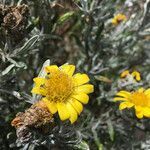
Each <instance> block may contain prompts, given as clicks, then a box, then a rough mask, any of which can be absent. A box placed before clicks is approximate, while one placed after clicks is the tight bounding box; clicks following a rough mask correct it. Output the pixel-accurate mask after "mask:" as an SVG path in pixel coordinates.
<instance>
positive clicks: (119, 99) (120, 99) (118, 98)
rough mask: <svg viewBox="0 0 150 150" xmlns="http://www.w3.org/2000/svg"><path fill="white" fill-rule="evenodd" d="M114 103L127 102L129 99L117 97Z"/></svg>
mask: <svg viewBox="0 0 150 150" xmlns="http://www.w3.org/2000/svg"><path fill="white" fill-rule="evenodd" d="M114 101H127V99H126V98H124V97H115V98H114Z"/></svg>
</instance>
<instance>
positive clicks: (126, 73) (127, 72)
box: [120, 70, 130, 78]
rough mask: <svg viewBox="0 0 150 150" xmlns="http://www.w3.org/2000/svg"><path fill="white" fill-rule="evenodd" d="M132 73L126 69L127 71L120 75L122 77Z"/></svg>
mask: <svg viewBox="0 0 150 150" xmlns="http://www.w3.org/2000/svg"><path fill="white" fill-rule="evenodd" d="M129 74H130V72H129V70H125V71H123V72H122V73H121V75H120V77H121V78H125V77H126V76H127V75H129Z"/></svg>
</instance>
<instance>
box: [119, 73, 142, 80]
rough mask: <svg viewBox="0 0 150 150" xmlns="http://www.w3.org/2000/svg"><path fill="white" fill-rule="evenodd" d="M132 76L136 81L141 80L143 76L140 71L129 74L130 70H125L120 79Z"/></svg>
mask: <svg viewBox="0 0 150 150" xmlns="http://www.w3.org/2000/svg"><path fill="white" fill-rule="evenodd" d="M129 75H131V76H132V77H133V78H135V80H136V81H140V80H141V75H140V73H139V72H138V71H133V72H132V73H130V72H129V70H125V71H123V72H122V73H121V75H120V77H121V78H125V77H127V76H129Z"/></svg>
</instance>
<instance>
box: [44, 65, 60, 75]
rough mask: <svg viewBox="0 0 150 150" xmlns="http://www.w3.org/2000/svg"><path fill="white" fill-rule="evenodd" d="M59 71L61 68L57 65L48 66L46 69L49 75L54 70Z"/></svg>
mask: <svg viewBox="0 0 150 150" xmlns="http://www.w3.org/2000/svg"><path fill="white" fill-rule="evenodd" d="M58 69H59V68H58V66H57V65H51V66H46V67H45V70H46V72H47V73H50V72H51V71H53V70H58Z"/></svg>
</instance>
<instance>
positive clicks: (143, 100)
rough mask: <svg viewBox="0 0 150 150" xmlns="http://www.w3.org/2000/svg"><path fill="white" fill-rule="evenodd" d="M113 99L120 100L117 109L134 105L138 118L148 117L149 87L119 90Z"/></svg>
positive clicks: (149, 108) (149, 115)
mask: <svg viewBox="0 0 150 150" xmlns="http://www.w3.org/2000/svg"><path fill="white" fill-rule="evenodd" d="M114 101H122V102H121V104H120V106H119V109H120V110H123V109H125V108H131V107H133V106H134V108H135V113H136V116H137V117H138V118H143V117H144V116H145V117H150V88H148V89H147V90H144V88H140V89H138V90H137V91H132V92H128V91H120V92H118V93H117V94H116V97H115V98H114Z"/></svg>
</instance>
